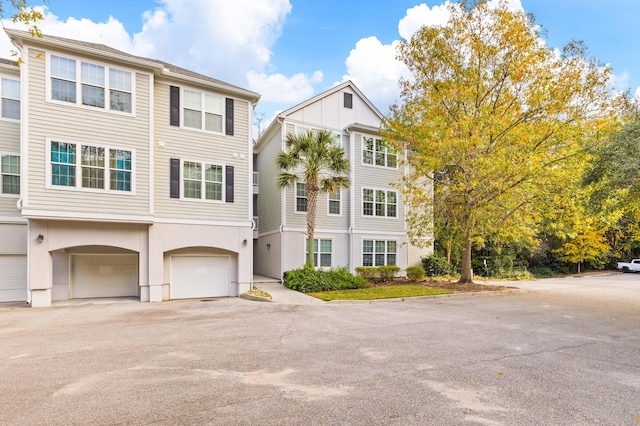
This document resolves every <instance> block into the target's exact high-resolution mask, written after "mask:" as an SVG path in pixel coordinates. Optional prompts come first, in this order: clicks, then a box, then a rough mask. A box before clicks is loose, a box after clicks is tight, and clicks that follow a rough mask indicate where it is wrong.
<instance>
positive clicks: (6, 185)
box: [0, 154, 20, 195]
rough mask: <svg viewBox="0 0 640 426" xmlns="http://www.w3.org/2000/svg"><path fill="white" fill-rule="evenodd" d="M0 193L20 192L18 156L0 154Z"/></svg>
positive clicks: (12, 193)
mask: <svg viewBox="0 0 640 426" xmlns="http://www.w3.org/2000/svg"><path fill="white" fill-rule="evenodd" d="M0 194H8V195H19V194H20V156H19V155H14V154H0Z"/></svg>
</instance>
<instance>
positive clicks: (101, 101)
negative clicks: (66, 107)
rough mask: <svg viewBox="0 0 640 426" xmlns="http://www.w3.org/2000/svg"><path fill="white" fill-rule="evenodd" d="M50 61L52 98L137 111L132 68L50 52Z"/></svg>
mask: <svg viewBox="0 0 640 426" xmlns="http://www.w3.org/2000/svg"><path fill="white" fill-rule="evenodd" d="M49 61H50V68H49V74H50V77H51V100H53V101H60V102H69V103H72V104H76V105H84V106H87V107H91V108H99V109H104V110H106V111H117V112H124V113H131V112H132V111H133V79H132V73H131V72H129V71H124V70H121V69H117V68H112V67H107V66H103V65H98V64H94V63H90V62H84V61H76V60H75V59H70V58H65V57H62V56H57V55H50V56H49ZM78 75H79V76H80V79H79V81H78ZM78 92H80V96H78V95H77V93H78ZM107 96H108V99H107Z"/></svg>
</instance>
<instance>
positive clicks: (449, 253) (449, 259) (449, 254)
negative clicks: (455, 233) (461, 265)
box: [446, 239, 453, 265]
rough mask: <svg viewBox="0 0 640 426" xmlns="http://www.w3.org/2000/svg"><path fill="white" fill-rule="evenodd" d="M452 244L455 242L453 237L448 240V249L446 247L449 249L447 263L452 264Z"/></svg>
mask: <svg viewBox="0 0 640 426" xmlns="http://www.w3.org/2000/svg"><path fill="white" fill-rule="evenodd" d="M452 244H453V243H452V242H451V239H449V240H448V241H447V249H446V251H447V263H448V264H449V265H451V246H452Z"/></svg>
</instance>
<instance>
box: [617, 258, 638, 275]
mask: <svg viewBox="0 0 640 426" xmlns="http://www.w3.org/2000/svg"><path fill="white" fill-rule="evenodd" d="M618 269H622V272H640V259H633V260H632V261H631V262H618Z"/></svg>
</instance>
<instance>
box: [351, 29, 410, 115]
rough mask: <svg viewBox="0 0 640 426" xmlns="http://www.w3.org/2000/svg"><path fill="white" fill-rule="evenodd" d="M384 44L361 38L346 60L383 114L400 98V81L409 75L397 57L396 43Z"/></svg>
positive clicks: (353, 76) (352, 74) (356, 81)
mask: <svg viewBox="0 0 640 426" xmlns="http://www.w3.org/2000/svg"><path fill="white" fill-rule="evenodd" d="M397 43H398V42H393V43H392V44H382V43H381V42H380V40H378V39H377V38H376V37H368V38H363V39H361V40H359V41H358V42H357V43H356V47H355V48H354V49H353V50H351V52H350V53H349V57H348V58H347V60H346V65H347V74H346V75H344V76H343V77H342V81H346V80H352V81H353V82H354V83H355V84H356V86H358V87H359V88H360V89H361V90H362V91H363V92H364V93H365V94H366V96H367V97H368V98H369V100H371V102H373V103H374V104H375V105H376V106H377V107H378V109H380V111H381V112H382V113H383V114H384V113H386V111H387V110H388V109H389V105H391V104H392V103H393V102H394V101H395V100H396V99H397V97H398V80H399V79H400V77H406V76H408V70H407V68H406V67H405V66H404V64H403V63H402V62H400V61H398V60H396V45H397Z"/></svg>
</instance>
